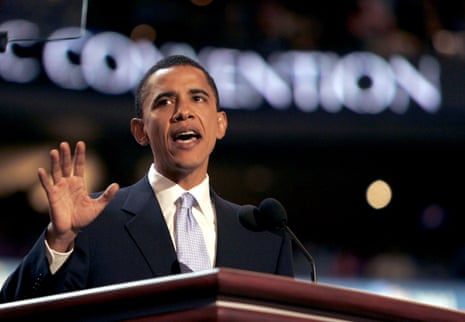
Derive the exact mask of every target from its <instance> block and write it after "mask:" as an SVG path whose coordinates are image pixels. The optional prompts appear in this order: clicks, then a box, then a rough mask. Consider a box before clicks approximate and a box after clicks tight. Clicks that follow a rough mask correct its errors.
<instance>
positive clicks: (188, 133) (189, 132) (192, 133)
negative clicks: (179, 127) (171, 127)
mask: <svg viewBox="0 0 465 322" xmlns="http://www.w3.org/2000/svg"><path fill="white" fill-rule="evenodd" d="M182 135H195V132H194V131H185V132H181V133H179V134H178V135H177V136H182Z"/></svg>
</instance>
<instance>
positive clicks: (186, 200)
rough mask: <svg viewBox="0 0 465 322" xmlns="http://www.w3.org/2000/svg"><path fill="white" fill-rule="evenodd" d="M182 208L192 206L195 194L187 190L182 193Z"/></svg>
mask: <svg viewBox="0 0 465 322" xmlns="http://www.w3.org/2000/svg"><path fill="white" fill-rule="evenodd" d="M180 198H181V208H192V205H193V204H194V200H195V198H194V196H193V195H191V194H190V193H189V192H185V193H183V194H182V195H181V197H180Z"/></svg>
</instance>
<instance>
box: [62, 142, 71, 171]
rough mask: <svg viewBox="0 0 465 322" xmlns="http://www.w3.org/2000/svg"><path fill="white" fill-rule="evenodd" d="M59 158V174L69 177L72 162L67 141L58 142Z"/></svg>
mask: <svg viewBox="0 0 465 322" xmlns="http://www.w3.org/2000/svg"><path fill="white" fill-rule="evenodd" d="M60 158H61V175H62V176H63V177H69V176H70V175H71V169H72V162H71V149H70V147H69V144H68V142H61V143H60Z"/></svg>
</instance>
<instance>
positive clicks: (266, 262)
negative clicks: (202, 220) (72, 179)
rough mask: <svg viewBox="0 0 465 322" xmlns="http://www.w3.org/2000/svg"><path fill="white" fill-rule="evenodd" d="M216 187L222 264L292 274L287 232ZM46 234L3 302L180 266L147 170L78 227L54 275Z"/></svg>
mask: <svg viewBox="0 0 465 322" xmlns="http://www.w3.org/2000/svg"><path fill="white" fill-rule="evenodd" d="M211 195H212V200H213V205H214V207H215V209H216V214H217V234H218V236H217V254H216V267H231V268H238V269H244V270H251V271H257V272H264V273H271V274H279V275H285V276H293V274H294V273H293V264H292V261H293V260H292V250H291V241H290V239H289V238H288V237H286V236H284V235H283V234H277V233H272V232H268V231H261V232H256V231H251V230H248V229H247V228H245V227H243V226H242V225H241V223H240V222H239V220H238V216H237V212H238V210H239V208H240V206H239V205H237V204H234V203H231V202H229V201H226V200H224V199H222V198H221V197H219V196H218V195H217V194H216V193H215V192H213V191H212V193H211ZM44 237H45V234H42V236H41V237H40V238H39V240H38V241H37V242H36V244H35V245H34V246H33V248H32V249H31V251H30V252H29V254H28V255H27V256H26V257H25V258H24V259H23V261H22V263H21V264H20V265H19V266H18V268H17V269H16V270H15V271H14V272H13V273H12V274H11V275H10V276H9V278H8V279H7V280H6V281H5V283H4V285H3V287H2V292H1V297H2V299H1V300H2V301H3V302H6V301H12V300H17V299H23V298H30V297H36V296H42V295H49V294H54V293H60V292H66V291H72V290H79V289H85V288H91V287H97V286H103V285H108V284H114V283H121V282H128V281H133V280H140V279H146V278H153V277H158V276H165V275H170V274H177V273H179V272H180V270H179V264H178V262H177V259H176V252H175V249H174V246H173V244H172V241H171V238H170V234H169V231H168V228H167V226H166V224H165V221H164V218H163V215H162V213H161V209H160V206H159V204H158V201H157V199H156V198H155V195H154V193H153V190H152V188H151V186H150V184H149V182H148V180H147V177H144V178H143V179H141V180H140V181H139V182H137V183H135V184H134V185H132V186H129V187H125V188H121V189H120V190H119V191H118V193H117V195H116V196H115V198H114V199H113V200H112V201H111V202H110V203H109V204H108V206H107V207H106V208H105V209H104V211H103V212H102V213H101V214H100V215H99V217H97V219H96V220H95V221H94V222H93V223H91V224H90V225H89V226H87V227H86V228H85V229H83V230H82V231H81V232H80V233H79V235H78V237H77V239H76V241H75V246H74V252H73V253H72V255H71V256H70V258H69V259H68V260H67V261H66V263H65V264H64V265H63V267H62V268H60V270H59V271H58V272H57V273H56V274H54V275H51V274H50V271H49V268H48V266H49V265H48V261H47V259H46V257H45V245H44Z"/></svg>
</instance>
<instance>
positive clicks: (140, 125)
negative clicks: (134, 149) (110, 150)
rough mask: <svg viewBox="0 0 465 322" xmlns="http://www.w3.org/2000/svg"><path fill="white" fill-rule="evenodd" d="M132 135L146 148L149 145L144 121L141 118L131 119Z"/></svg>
mask: <svg viewBox="0 0 465 322" xmlns="http://www.w3.org/2000/svg"><path fill="white" fill-rule="evenodd" d="M131 133H132V136H133V137H134V139H135V140H136V142H137V143H139V144H140V145H142V146H144V145H147V144H148V143H149V138H148V137H147V133H145V129H144V121H143V120H142V119H140V118H136V117H135V118H132V119H131Z"/></svg>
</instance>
